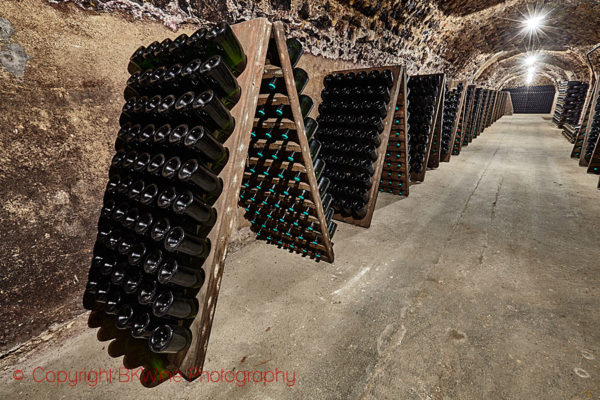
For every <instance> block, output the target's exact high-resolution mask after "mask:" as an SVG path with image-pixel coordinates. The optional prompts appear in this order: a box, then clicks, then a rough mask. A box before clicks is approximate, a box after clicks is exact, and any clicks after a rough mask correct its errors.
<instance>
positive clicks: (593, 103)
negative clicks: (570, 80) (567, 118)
mask: <svg viewBox="0 0 600 400" xmlns="http://www.w3.org/2000/svg"><path fill="white" fill-rule="evenodd" d="M598 99H600V89H599V90H597V91H596V93H595V94H594V97H593V99H592V101H591V103H590V115H589V116H588V120H587V124H586V126H587V127H588V128H589V129H586V133H585V135H584V137H583V144H582V147H581V154H580V155H579V166H580V167H587V166H588V165H589V162H588V160H586V159H585V149H587V146H588V141H589V138H590V135H589V131H590V130H591V129H592V123H593V121H594V108H595V107H596V104H597V103H598Z"/></svg>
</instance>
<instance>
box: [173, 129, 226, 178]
mask: <svg viewBox="0 0 600 400" xmlns="http://www.w3.org/2000/svg"><path fill="white" fill-rule="evenodd" d="M183 145H184V146H185V147H186V148H188V149H190V150H193V151H196V152H198V153H200V154H201V155H202V156H204V157H206V158H208V159H209V160H211V161H212V162H213V163H214V164H215V165H216V166H219V167H220V168H222V166H225V164H226V163H227V160H228V158H229V153H228V151H227V149H226V148H225V147H224V146H223V145H222V144H221V143H220V142H219V141H218V140H217V139H215V138H214V137H213V136H212V135H210V134H209V133H208V132H207V131H206V130H205V129H204V127H202V126H200V125H197V126H194V127H193V128H192V129H190V130H189V131H188V133H187V135H186V136H185V137H184V138H183Z"/></svg>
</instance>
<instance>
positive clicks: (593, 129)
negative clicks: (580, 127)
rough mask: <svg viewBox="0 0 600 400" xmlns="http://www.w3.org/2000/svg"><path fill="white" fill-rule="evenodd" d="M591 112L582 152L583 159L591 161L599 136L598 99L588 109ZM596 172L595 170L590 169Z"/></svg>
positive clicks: (599, 104) (599, 102)
mask: <svg viewBox="0 0 600 400" xmlns="http://www.w3.org/2000/svg"><path fill="white" fill-rule="evenodd" d="M590 112H591V113H592V119H591V124H590V126H589V128H588V129H587V132H588V138H587V145H586V148H585V150H584V153H583V157H584V159H585V161H587V162H588V163H589V162H590V161H592V156H593V155H594V149H595V148H596V147H597V146H598V137H600V101H597V102H596V104H595V106H594V107H593V108H592V109H591V111H590ZM591 172H597V171H593V170H592V171H591Z"/></svg>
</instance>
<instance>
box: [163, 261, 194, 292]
mask: <svg viewBox="0 0 600 400" xmlns="http://www.w3.org/2000/svg"><path fill="white" fill-rule="evenodd" d="M204 279H205V276H204V270H203V269H202V268H190V267H186V266H184V265H182V264H180V263H179V262H178V261H177V260H175V259H171V260H169V261H167V262H165V263H163V264H162V266H161V268H160V269H159V270H158V281H159V282H160V283H162V284H163V285H177V286H181V287H188V288H199V287H201V286H202V284H203V283H204Z"/></svg>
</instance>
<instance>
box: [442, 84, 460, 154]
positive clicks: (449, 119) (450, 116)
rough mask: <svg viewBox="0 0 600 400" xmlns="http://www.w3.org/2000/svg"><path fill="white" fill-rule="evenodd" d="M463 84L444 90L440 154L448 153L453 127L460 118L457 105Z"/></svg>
mask: <svg viewBox="0 0 600 400" xmlns="http://www.w3.org/2000/svg"><path fill="white" fill-rule="evenodd" d="M463 89H464V86H463V84H462V83H459V84H458V86H457V87H456V88H455V89H452V90H446V97H445V99H444V114H443V118H442V143H441V149H440V152H441V154H442V155H446V154H449V153H450V150H451V146H452V145H453V143H452V134H453V133H454V127H455V126H456V124H457V121H456V120H457V119H460V115H459V112H460V110H459V106H460V99H461V97H462V92H463Z"/></svg>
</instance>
